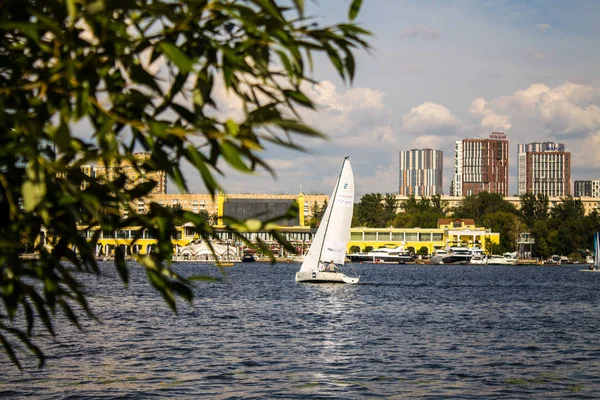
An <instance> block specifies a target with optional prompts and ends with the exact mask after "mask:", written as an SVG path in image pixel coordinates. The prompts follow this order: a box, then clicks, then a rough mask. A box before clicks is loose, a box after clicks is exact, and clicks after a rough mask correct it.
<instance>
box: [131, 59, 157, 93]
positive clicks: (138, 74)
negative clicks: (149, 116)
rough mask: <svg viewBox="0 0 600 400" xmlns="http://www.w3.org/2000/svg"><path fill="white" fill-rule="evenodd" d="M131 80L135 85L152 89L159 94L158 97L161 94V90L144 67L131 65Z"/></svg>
mask: <svg viewBox="0 0 600 400" xmlns="http://www.w3.org/2000/svg"><path fill="white" fill-rule="evenodd" d="M131 79H133V80H134V81H135V82H137V83H142V84H144V85H146V86H148V87H150V88H151V89H154V91H155V92H157V93H159V94H160V95H162V94H163V92H162V89H161V88H160V86H158V83H157V82H156V79H155V78H154V77H153V76H152V75H150V74H149V73H148V71H146V70H145V69H144V67H142V66H141V65H139V64H132V65H131Z"/></svg>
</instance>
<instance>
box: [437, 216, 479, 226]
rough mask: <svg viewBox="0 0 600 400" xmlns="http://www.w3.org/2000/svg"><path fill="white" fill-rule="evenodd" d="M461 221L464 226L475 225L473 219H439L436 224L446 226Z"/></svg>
mask: <svg viewBox="0 0 600 400" xmlns="http://www.w3.org/2000/svg"><path fill="white" fill-rule="evenodd" d="M455 221H461V222H462V223H464V224H466V225H475V220H474V219H473V218H440V219H438V221H437V223H438V226H440V225H448V224H449V223H451V222H455Z"/></svg>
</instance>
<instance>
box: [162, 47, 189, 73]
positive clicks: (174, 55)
mask: <svg viewBox="0 0 600 400" xmlns="http://www.w3.org/2000/svg"><path fill="white" fill-rule="evenodd" d="M158 47H159V49H160V50H161V51H162V52H163V54H164V55H165V56H166V57H167V58H168V59H169V60H171V61H173V63H175V65H177V68H179V70H180V71H181V72H183V73H186V74H187V73H190V72H192V68H193V66H194V62H193V61H192V60H191V59H190V58H189V57H188V56H186V55H185V53H183V52H182V51H181V50H179V49H178V48H177V46H175V45H174V44H172V43H169V42H161V43H160V44H159V45H158Z"/></svg>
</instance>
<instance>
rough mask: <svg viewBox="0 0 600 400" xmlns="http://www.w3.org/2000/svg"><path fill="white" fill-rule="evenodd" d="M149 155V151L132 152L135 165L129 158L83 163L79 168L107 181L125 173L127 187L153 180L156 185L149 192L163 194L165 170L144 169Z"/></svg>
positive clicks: (165, 180) (85, 172)
mask: <svg viewBox="0 0 600 400" xmlns="http://www.w3.org/2000/svg"><path fill="white" fill-rule="evenodd" d="M151 157H152V156H151V154H150V153H134V154H133V158H134V160H135V165H133V164H132V163H131V162H130V161H129V160H122V161H121V162H118V161H117V160H112V161H110V163H109V165H105V164H104V161H102V160H99V161H98V162H97V163H96V165H83V166H82V167H81V170H82V171H83V173H84V174H86V175H87V176H90V177H93V178H103V179H106V180H108V181H114V180H115V179H117V178H118V176H119V175H120V174H125V175H126V176H127V181H128V182H127V184H126V185H125V187H126V188H127V189H131V188H133V187H134V186H137V185H139V184H140V183H143V182H148V181H154V182H156V186H155V187H154V189H152V192H150V194H165V193H167V173H166V172H165V171H146V170H145V169H144V167H143V166H144V163H145V162H146V161H147V160H149V159H150V158H151ZM85 186H87V185H85ZM82 189H85V187H82Z"/></svg>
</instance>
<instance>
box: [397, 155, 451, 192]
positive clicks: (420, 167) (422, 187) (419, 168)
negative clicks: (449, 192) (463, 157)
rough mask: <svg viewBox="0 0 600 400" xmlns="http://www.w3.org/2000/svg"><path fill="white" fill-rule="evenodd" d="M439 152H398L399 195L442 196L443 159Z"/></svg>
mask: <svg viewBox="0 0 600 400" xmlns="http://www.w3.org/2000/svg"><path fill="white" fill-rule="evenodd" d="M443 157H444V156H443V153H442V152H441V151H440V150H432V149H413V150H408V151H401V152H400V182H399V187H400V190H399V194H400V195H406V196H409V195H413V196H433V195H437V194H443V191H442V174H443V165H444V158H443Z"/></svg>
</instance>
